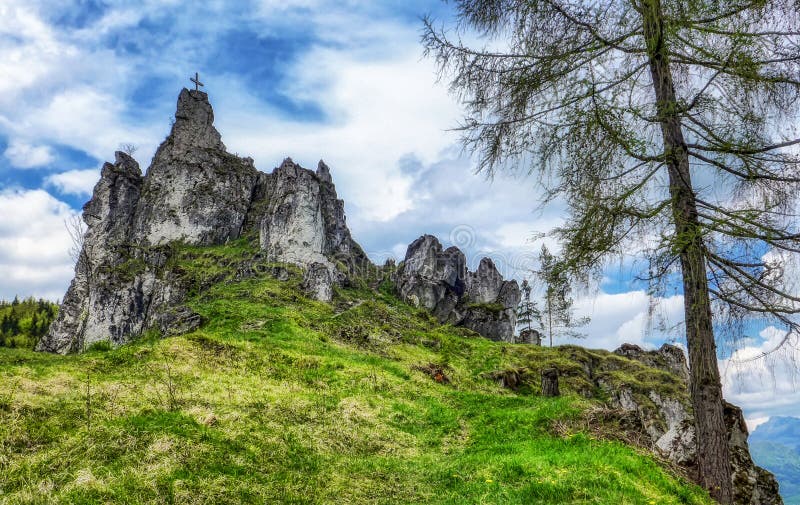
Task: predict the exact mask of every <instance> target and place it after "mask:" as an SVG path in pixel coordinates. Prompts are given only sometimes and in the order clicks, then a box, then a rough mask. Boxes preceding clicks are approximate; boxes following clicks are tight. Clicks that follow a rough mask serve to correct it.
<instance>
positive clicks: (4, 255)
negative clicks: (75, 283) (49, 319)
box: [0, 189, 76, 299]
mask: <svg viewBox="0 0 800 505" xmlns="http://www.w3.org/2000/svg"><path fill="white" fill-rule="evenodd" d="M75 214H76V212H75V211H74V210H72V209H71V208H70V207H69V206H68V205H67V204H65V203H63V202H61V201H59V200H56V199H55V198H53V197H52V196H51V195H50V194H49V193H47V192H46V191H42V190H14V189H6V190H3V191H0V216H3V219H2V220H0V279H3V282H2V283H0V298H4V299H10V298H13V297H14V296H15V295H20V296H28V295H33V296H37V297H40V296H41V297H46V298H50V299H57V298H61V297H62V296H63V295H64V291H65V290H66V286H67V284H68V283H69V280H70V279H71V278H72V275H73V261H72V259H71V258H70V257H69V253H68V251H69V248H70V245H71V239H70V237H69V234H68V233H67V230H66V227H65V224H64V223H65V220H68V219H71V218H72V217H73V216H74V215H75Z"/></svg>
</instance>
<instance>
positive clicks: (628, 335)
mask: <svg viewBox="0 0 800 505" xmlns="http://www.w3.org/2000/svg"><path fill="white" fill-rule="evenodd" d="M575 313H576V315H577V316H579V317H582V316H589V317H590V318H591V321H590V323H589V324H588V325H587V326H586V327H585V329H584V331H585V333H586V334H587V338H586V340H585V341H582V342H580V343H581V345H585V346H586V347H590V348H601V349H608V350H614V349H616V348H617V347H619V346H620V345H622V344H624V343H630V344H636V345H639V346H642V347H644V348H653V347H655V343H656V342H660V341H663V340H664V339H665V338H668V339H669V338H670V337H672V338H674V337H675V336H674V335H670V334H669V333H668V332H667V333H665V332H664V331H663V330H662V329H660V324H659V323H660V322H661V321H663V322H665V323H667V326H669V325H670V324H672V325H674V324H677V323H679V322H680V321H682V320H683V296H680V295H676V296H670V297H668V298H658V299H651V297H650V296H648V294H647V293H646V292H644V291H642V290H637V291H629V292H626V293H615V294H609V293H603V292H600V293H597V294H596V295H595V296H591V297H588V296H587V297H583V298H580V299H578V300H576V301H575Z"/></svg>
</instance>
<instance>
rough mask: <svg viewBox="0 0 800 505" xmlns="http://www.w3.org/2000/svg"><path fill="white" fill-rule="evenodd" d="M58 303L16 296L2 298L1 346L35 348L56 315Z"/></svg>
mask: <svg viewBox="0 0 800 505" xmlns="http://www.w3.org/2000/svg"><path fill="white" fill-rule="evenodd" d="M57 312H58V305H57V304H55V303H53V302H50V301H47V300H42V299H39V300H36V299H35V298H26V299H24V300H22V301H20V300H19V299H18V298H16V297H15V298H14V300H13V301H11V302H7V301H4V300H0V347H24V348H27V349H33V347H35V346H36V344H37V343H38V342H39V339H40V338H42V336H44V334H45V333H47V329H48V328H50V323H52V322H53V319H55V317H56V313H57Z"/></svg>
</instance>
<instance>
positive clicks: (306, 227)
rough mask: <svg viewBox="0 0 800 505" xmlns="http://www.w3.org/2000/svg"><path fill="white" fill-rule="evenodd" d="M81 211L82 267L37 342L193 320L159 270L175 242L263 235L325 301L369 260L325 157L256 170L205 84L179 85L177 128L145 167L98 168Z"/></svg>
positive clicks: (117, 340) (45, 345)
mask: <svg viewBox="0 0 800 505" xmlns="http://www.w3.org/2000/svg"><path fill="white" fill-rule="evenodd" d="M326 175H327V177H326ZM323 179H324V180H323ZM83 217H84V220H85V221H86V223H87V224H88V225H89V229H88V231H87V233H86V235H85V240H84V244H83V251H82V257H85V258H87V260H86V261H83V262H79V263H78V265H76V269H75V277H74V279H73V281H72V284H71V285H70V288H69V290H68V291H67V294H66V295H65V296H64V302H63V304H62V306H61V310H60V312H59V314H58V318H57V320H56V322H55V323H54V324H53V326H52V327H51V329H50V331H49V333H48V335H46V336H45V337H44V338H43V339H42V340H41V342H40V344H39V347H38V349H40V350H46V351H51V352H59V353H66V352H75V351H81V350H83V349H85V348H87V347H88V346H89V345H91V344H92V343H94V342H97V341H101V340H110V341H111V342H112V343H113V344H121V343H125V342H127V341H129V340H131V339H133V338H135V337H136V336H137V335H139V334H141V333H142V332H143V331H145V330H147V329H148V328H151V327H154V326H155V327H159V328H160V329H161V330H162V331H164V332H165V333H172V332H174V331H186V329H187V328H188V329H191V328H192V325H196V324H197V323H198V321H199V318H198V317H195V316H196V315H193V314H192V313H191V311H190V310H189V309H188V308H186V307H183V306H182V305H181V304H183V303H184V302H185V298H186V288H185V286H182V285H181V279H180V276H179V275H177V274H174V272H172V273H171V272H170V271H169V270H168V269H167V270H165V268H164V266H165V264H166V262H167V259H168V256H169V254H171V253H170V252H169V251H170V248H169V247H165V246H167V245H168V244H170V243H174V242H176V241H177V242H183V243H187V244H193V245H214V244H224V243H226V242H227V241H229V240H234V239H238V238H241V237H243V236H247V237H250V238H251V239H252V240H253V241H254V242H255V240H256V239H259V243H260V244H261V247H262V249H264V251H265V253H266V257H268V258H270V259H271V260H273V261H279V262H289V263H295V264H297V265H299V266H301V267H303V268H304V269H306V271H307V279H306V282H305V283H304V285H306V286H307V290H308V292H309V293H310V294H311V295H312V296H314V297H317V298H322V299H329V298H330V296H331V293H332V288H333V285H335V284H336V283H339V282H344V280H345V278H346V277H347V275H348V274H349V273H348V272H352V271H355V269H356V268H359V266H361V265H365V264H368V263H369V260H368V259H367V256H366V254H364V252H363V250H362V249H361V247H360V246H359V245H358V244H356V243H355V241H353V239H352V238H351V236H350V231H349V230H348V229H347V226H346V224H345V221H344V202H343V201H342V200H339V199H338V198H337V196H336V190H335V187H334V186H333V183H332V181H331V180H330V172H329V170H328V168H327V166H324V164H322V165H321V166H320V167H318V169H317V173H316V174H315V173H314V172H312V171H311V170H307V169H305V168H303V167H301V166H300V165H298V164H296V163H294V162H293V161H292V159H291V158H286V159H285V160H284V161H283V163H282V164H281V166H280V167H278V168H277V169H276V170H275V171H274V172H273V173H272V174H266V173H263V172H259V171H258V170H256V168H255V167H254V165H253V160H252V159H251V158H240V157H239V156H236V155H233V154H230V153H228V152H226V150H225V145H224V144H223V143H222V140H221V137H220V134H219V132H218V131H217V130H216V128H214V111H213V109H212V107H211V104H210V103H209V101H208V95H207V94H206V93H204V92H202V91H194V90H193V91H190V90H187V89H183V90H182V91H181V93H180V96H179V97H178V103H177V110H176V112H175V123H174V124H173V126H172V131H171V132H170V134H169V136H167V138H166V139H165V140H164V142H163V143H162V144H161V146H159V148H158V150H157V152H156V155H155V156H154V157H153V162H152V164H151V165H150V167H149V168H148V170H147V173H146V175H145V176H144V177H142V175H141V170H140V169H139V165H138V164H137V163H136V161H135V160H134V159H133V158H131V157H130V156H128V155H126V154H124V153H117V155H116V162H115V163H114V164H110V163H107V164H106V165H105V166H104V167H103V171H102V175H101V178H100V181H99V182H98V183H97V185H96V186H95V190H94V195H93V197H92V200H91V201H90V202H89V203H88V204H87V205H86V206H85V208H84V216H83ZM341 265H343V266H344V271H343V270H342V268H341V267H340V266H341ZM173 274H174V275H173ZM176 315H178V316H180V317H178V316H176ZM165 325H166V326H170V325H172V326H174V327H165ZM175 328H178V330H175Z"/></svg>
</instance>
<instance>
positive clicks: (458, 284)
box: [396, 235, 467, 323]
mask: <svg viewBox="0 0 800 505" xmlns="http://www.w3.org/2000/svg"><path fill="white" fill-rule="evenodd" d="M466 276H467V267H466V258H464V254H463V253H462V252H461V251H460V250H459V249H458V248H456V247H450V248H448V249H447V250H445V251H443V250H442V244H440V243H439V240H437V239H436V237H434V236H432V235H423V236H421V237H420V238H418V239H417V240H415V241H414V242H412V243H411V245H409V246H408V249H407V251H406V257H405V260H404V261H403V265H402V267H401V269H400V270H399V271H398V274H397V279H396V284H397V289H398V291H399V293H400V295H401V296H402V297H403V299H405V300H406V301H408V302H409V303H411V304H413V305H415V306H419V307H424V308H425V309H427V310H429V311H430V312H431V313H432V314H433V315H434V316H435V317H436V319H437V320H439V322H440V323H445V322H449V323H455V322H457V321H458V320H460V319H462V318H461V317H460V315H459V314H458V313H457V312H456V305H458V302H459V300H461V298H462V297H463V295H464V291H465V289H466V284H465V281H464V279H465V277H466Z"/></svg>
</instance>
